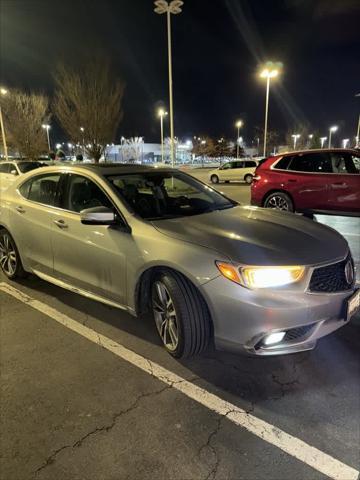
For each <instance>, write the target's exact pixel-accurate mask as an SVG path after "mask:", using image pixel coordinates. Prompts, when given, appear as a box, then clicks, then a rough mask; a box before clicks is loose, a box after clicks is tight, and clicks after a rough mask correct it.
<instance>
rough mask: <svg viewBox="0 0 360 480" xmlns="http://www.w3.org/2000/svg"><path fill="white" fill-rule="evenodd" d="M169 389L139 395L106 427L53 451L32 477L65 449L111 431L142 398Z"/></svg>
mask: <svg viewBox="0 0 360 480" xmlns="http://www.w3.org/2000/svg"><path fill="white" fill-rule="evenodd" d="M170 388H172V385H166V386H165V387H162V388H161V389H159V390H155V391H153V392H149V393H142V394H141V395H139V396H138V397H137V398H136V399H135V400H134V402H133V403H132V404H131V405H130V406H129V407H128V408H126V409H125V410H121V411H120V412H118V413H115V414H114V415H113V416H112V419H111V422H110V423H108V424H107V425H104V426H102V427H96V428H94V429H93V430H91V431H90V432H88V433H86V434H85V435H83V436H82V437H81V438H80V439H79V440H76V442H74V443H72V444H70V445H63V446H62V447H60V448H58V449H57V450H55V451H54V452H53V453H52V454H51V455H49V456H48V457H47V458H46V460H45V461H44V463H43V464H42V465H40V467H39V468H37V469H36V470H35V471H34V475H35V476H37V475H38V474H39V473H40V472H41V471H42V470H44V469H45V468H47V467H48V466H50V465H52V464H53V463H54V462H55V461H56V458H57V457H58V455H59V454H60V453H61V452H63V451H64V450H66V449H70V448H71V449H72V448H78V447H81V445H82V444H83V443H84V442H85V441H86V440H87V439H88V438H89V437H91V436H93V435H96V434H98V433H101V432H106V433H107V432H109V431H110V430H112V428H114V426H115V425H116V422H117V421H118V419H119V418H120V417H122V416H123V415H126V414H127V413H129V412H131V411H132V410H135V409H136V408H137V407H138V406H139V404H140V402H141V401H142V400H143V399H144V398H148V397H152V396H156V395H160V394H161V393H163V392H164V391H166V390H169V389H170Z"/></svg>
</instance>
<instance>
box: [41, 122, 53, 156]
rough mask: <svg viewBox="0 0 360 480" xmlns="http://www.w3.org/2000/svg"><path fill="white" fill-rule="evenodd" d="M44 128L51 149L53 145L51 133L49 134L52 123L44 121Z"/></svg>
mask: <svg viewBox="0 0 360 480" xmlns="http://www.w3.org/2000/svg"><path fill="white" fill-rule="evenodd" d="M41 126H42V128H43V129H44V130H46V136H47V141H48V146H49V151H50V150H51V145H50V134H49V130H50V128H51V127H50V125H48V124H47V123H44V124H43V125H41Z"/></svg>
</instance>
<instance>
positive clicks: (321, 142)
mask: <svg viewBox="0 0 360 480" xmlns="http://www.w3.org/2000/svg"><path fill="white" fill-rule="evenodd" d="M326 140H327V137H320V145H321V148H324V143H325V142H326Z"/></svg>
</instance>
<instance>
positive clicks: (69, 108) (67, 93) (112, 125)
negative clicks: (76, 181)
mask: <svg viewBox="0 0 360 480" xmlns="http://www.w3.org/2000/svg"><path fill="white" fill-rule="evenodd" d="M54 79H55V84H56V92H55V99H54V112H55V114H56V116H57V118H58V119H59V122H60V124H61V126H62V127H63V128H64V130H65V131H66V132H67V134H68V135H69V136H70V138H71V140H72V141H73V142H75V143H76V142H79V141H83V140H84V141H85V145H86V150H87V153H88V155H89V156H90V157H91V158H93V159H94V160H95V162H98V161H99V160H100V157H101V156H102V155H103V153H104V151H105V148H106V144H107V143H111V142H112V141H113V140H114V137H115V134H116V130H117V127H118V125H119V122H120V121H121V119H122V116H123V111H122V99H123V95H124V88H125V87H124V83H123V82H122V81H121V80H119V79H114V78H113V75H112V72H111V68H110V62H109V60H108V58H107V57H106V56H104V55H101V54H100V53H98V54H96V55H95V56H94V57H93V58H92V59H91V61H90V60H89V61H87V62H85V63H84V64H83V65H80V66H77V67H76V68H72V67H69V66H66V65H64V64H59V65H58V67H57V69H56V71H55V73H54ZM80 128H82V129H83V131H80Z"/></svg>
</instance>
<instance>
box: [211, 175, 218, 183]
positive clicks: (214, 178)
mask: <svg viewBox="0 0 360 480" xmlns="http://www.w3.org/2000/svg"><path fill="white" fill-rule="evenodd" d="M210 180H211V183H219V177H218V176H217V175H211V178H210Z"/></svg>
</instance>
